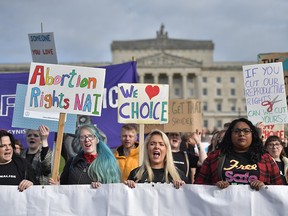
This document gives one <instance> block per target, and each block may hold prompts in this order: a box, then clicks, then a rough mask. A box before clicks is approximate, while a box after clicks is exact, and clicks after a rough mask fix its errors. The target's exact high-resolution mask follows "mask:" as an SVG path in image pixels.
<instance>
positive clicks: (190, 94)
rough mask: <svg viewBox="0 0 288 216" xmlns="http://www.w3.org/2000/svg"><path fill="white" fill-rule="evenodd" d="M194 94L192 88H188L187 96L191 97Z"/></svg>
mask: <svg viewBox="0 0 288 216" xmlns="http://www.w3.org/2000/svg"><path fill="white" fill-rule="evenodd" d="M193 95H194V89H193V88H189V96H190V97H192V96H193Z"/></svg>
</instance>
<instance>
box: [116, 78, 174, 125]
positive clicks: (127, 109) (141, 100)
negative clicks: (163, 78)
mask: <svg viewBox="0 0 288 216" xmlns="http://www.w3.org/2000/svg"><path fill="white" fill-rule="evenodd" d="M168 98H169V86H168V85H158V84H130V83H129V84H125V83H121V84H118V122H119V123H139V124H164V123H167V122H168Z"/></svg>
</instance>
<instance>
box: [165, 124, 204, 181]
mask: <svg viewBox="0 0 288 216" xmlns="http://www.w3.org/2000/svg"><path fill="white" fill-rule="evenodd" d="M184 137H185V140H186V142H187V143H191V142H193V143H195V146H197V148H198V152H199V156H196V155H192V154H191V153H189V152H188V151H181V150H180V143H181V134H180V133H171V132H170V133H168V139H169V142H170V146H171V149H172V155H173V162H174V164H175V166H176V167H177V168H178V169H180V170H182V171H183V173H184V174H185V176H186V177H187V178H188V182H189V183H193V182H194V177H195V174H196V169H197V168H198V167H200V166H201V165H202V163H203V161H204V160H205V159H206V157H207V154H206V152H205V149H204V146H203V144H202V143H201V132H199V131H198V130H196V132H193V133H187V134H185V135H184ZM187 145H190V144H187Z"/></svg>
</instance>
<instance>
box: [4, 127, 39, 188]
mask: <svg viewBox="0 0 288 216" xmlns="http://www.w3.org/2000/svg"><path fill="white" fill-rule="evenodd" d="M14 149H15V139H14V137H13V135H12V134H11V133H9V132H7V131H5V130H1V131H0V185H18V189H19V191H20V192H22V191H24V190H25V189H27V188H28V187H30V186H32V185H34V184H38V182H37V180H36V177H35V171H34V170H33V168H32V166H31V165H30V164H29V163H28V162H26V160H25V159H23V158H21V157H20V156H19V155H17V154H13V152H14Z"/></svg>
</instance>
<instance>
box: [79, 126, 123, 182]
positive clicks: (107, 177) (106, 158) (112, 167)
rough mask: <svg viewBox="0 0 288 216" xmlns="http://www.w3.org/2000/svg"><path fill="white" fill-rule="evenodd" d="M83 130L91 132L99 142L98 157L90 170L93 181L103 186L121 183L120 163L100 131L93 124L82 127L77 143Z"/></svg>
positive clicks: (89, 173) (97, 147)
mask: <svg viewBox="0 0 288 216" xmlns="http://www.w3.org/2000/svg"><path fill="white" fill-rule="evenodd" d="M82 129H86V130H88V131H90V133H91V134H93V135H95V136H96V137H97V138H98V140H99V142H98V144H97V145H96V151H97V154H98V155H97V157H96V159H95V160H94V161H93V162H92V163H91V164H90V166H89V169H88V175H89V177H90V178H91V179H92V180H93V181H99V182H101V183H103V184H107V183H120V169H119V166H118V162H117V161H116V158H115V157H114V155H113V153H112V152H111V150H110V148H109V147H108V146H107V144H106V143H105V142H104V141H103V137H102V136H101V135H100V132H99V130H98V129H97V128H96V127H95V126H94V125H92V124H89V125H82V126H80V128H79V130H78V131H77V137H76V139H77V141H78V142H80V140H79V138H80V132H81V130H82Z"/></svg>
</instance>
